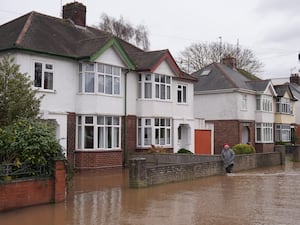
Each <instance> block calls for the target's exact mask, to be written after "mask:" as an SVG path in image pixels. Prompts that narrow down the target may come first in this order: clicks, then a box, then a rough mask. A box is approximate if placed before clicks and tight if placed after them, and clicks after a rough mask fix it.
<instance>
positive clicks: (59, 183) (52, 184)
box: [0, 161, 66, 212]
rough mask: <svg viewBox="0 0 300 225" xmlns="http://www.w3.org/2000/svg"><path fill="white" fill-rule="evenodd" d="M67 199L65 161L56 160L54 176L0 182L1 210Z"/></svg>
mask: <svg viewBox="0 0 300 225" xmlns="http://www.w3.org/2000/svg"><path fill="white" fill-rule="evenodd" d="M65 199H66V169H65V164H64V161H56V163H55V175H54V178H31V179H22V180H13V181H11V182H5V183H0V212H1V211H7V210H12V209H18V208H22V207H27V206H34V205H40V204H46V203H53V202H62V201H64V200H65Z"/></svg>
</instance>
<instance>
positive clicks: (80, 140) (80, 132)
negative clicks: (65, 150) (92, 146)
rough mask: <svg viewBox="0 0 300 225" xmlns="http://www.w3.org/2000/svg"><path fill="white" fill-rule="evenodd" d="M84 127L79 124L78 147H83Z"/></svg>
mask: <svg viewBox="0 0 300 225" xmlns="http://www.w3.org/2000/svg"><path fill="white" fill-rule="evenodd" d="M81 135H82V128H81V126H78V134H77V141H78V142H77V148H79V149H81V148H82V136H81Z"/></svg>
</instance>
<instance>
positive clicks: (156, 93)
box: [155, 84, 159, 98]
mask: <svg viewBox="0 0 300 225" xmlns="http://www.w3.org/2000/svg"><path fill="white" fill-rule="evenodd" d="M155 98H159V84H155Z"/></svg>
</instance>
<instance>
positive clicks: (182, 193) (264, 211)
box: [0, 162, 300, 225]
mask: <svg viewBox="0 0 300 225" xmlns="http://www.w3.org/2000/svg"><path fill="white" fill-rule="evenodd" d="M299 221H300V163H293V162H287V164H286V165H285V166H279V167H271V168H264V169H259V170H251V171H245V172H240V173H233V174H230V175H229V176H226V175H224V176H214V177H207V178H201V179H197V180H192V181H185V182H179V183H172V184H166V185H158V186H154V187H150V188H145V189H130V188H129V187H128V171H127V170H114V171H98V172H82V173H79V174H76V176H75V177H74V179H73V180H72V182H71V184H70V187H69V192H68V198H67V201H66V202H65V203H60V204H49V205H42V206H35V207H29V208H24V209H20V210H14V211H10V212H5V213H0V224H1V225H19V224H22V225H33V224H37V225H200V224H207V225H210V224H213V225H221V224H222V225H248V224H249V225H276V224H278V225H279V224H280V225H283V224H284V225H295V224H300V222H299Z"/></svg>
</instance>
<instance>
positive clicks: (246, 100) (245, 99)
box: [241, 94, 248, 110]
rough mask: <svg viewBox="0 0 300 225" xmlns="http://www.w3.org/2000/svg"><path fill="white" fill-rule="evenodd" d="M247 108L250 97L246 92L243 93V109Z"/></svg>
mask: <svg viewBox="0 0 300 225" xmlns="http://www.w3.org/2000/svg"><path fill="white" fill-rule="evenodd" d="M247 109H248V97H247V95H246V94H242V99H241V110H247Z"/></svg>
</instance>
